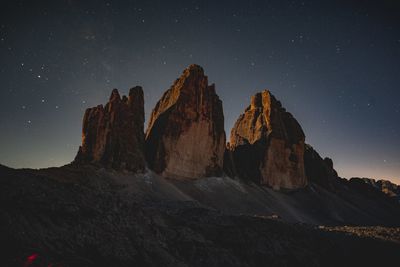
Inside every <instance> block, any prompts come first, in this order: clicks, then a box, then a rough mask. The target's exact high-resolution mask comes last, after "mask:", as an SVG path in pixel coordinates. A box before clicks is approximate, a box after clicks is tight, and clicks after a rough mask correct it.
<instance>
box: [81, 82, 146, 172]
mask: <svg viewBox="0 0 400 267" xmlns="http://www.w3.org/2000/svg"><path fill="white" fill-rule="evenodd" d="M143 124H144V99H143V90H142V88H141V87H139V86H137V87H134V88H132V89H131V90H130V91H129V96H128V97H126V96H123V97H122V98H121V97H120V95H119V93H118V90H117V89H114V90H113V91H112V93H111V97H110V100H109V102H108V103H107V104H106V105H105V106H104V107H103V105H99V106H97V107H93V108H89V109H87V110H86V112H85V115H84V118H83V127H82V146H81V147H80V148H79V152H78V155H77V156H76V158H75V162H76V163H94V164H100V165H102V166H104V167H108V168H113V169H117V170H124V169H125V170H129V171H142V170H144V168H145V158H144V129H143Z"/></svg>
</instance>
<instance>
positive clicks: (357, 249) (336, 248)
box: [0, 166, 400, 266]
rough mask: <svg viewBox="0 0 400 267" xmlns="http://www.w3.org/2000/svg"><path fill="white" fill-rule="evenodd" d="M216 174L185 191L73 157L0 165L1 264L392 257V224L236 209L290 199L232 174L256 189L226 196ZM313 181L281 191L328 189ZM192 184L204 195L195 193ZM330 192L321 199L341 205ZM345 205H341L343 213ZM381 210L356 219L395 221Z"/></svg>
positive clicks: (396, 248) (256, 262) (272, 262)
mask: <svg viewBox="0 0 400 267" xmlns="http://www.w3.org/2000/svg"><path fill="white" fill-rule="evenodd" d="M210 179H211V178H210ZM215 179H221V178H215ZM224 179H227V181H229V180H232V179H231V178H224ZM216 181H218V182H215V181H214V182H212V181H211V180H210V181H208V182H207V188H205V185H204V184H203V185H202V186H197V190H194V187H192V188H189V186H188V185H182V182H181V183H180V184H179V185H176V184H175V183H176V181H175V182H173V181H169V180H166V179H164V178H161V177H158V176H156V175H154V174H151V173H146V174H137V175H133V174H130V173H128V172H125V173H123V172H115V171H106V170H104V169H96V168H95V167H80V168H77V167H75V166H65V167H62V168H51V169H44V170H39V171H36V170H28V169H26V170H13V169H9V168H6V167H1V168H0V224H1V225H0V231H1V232H0V235H1V237H2V238H1V239H0V245H1V248H2V249H1V250H0V251H1V252H0V254H1V261H2V264H1V265H2V266H339V265H342V266H349V265H352V266H378V265H381V264H389V263H394V262H396V261H399V260H400V253H399V252H400V243H399V229H398V228H387V227H367V228H366V229H378V230H377V232H378V233H382V231H383V230H382V229H384V232H385V235H391V237H390V238H383V239H382V238H379V236H382V234H380V235H378V234H377V235H375V234H364V235H363V234H360V235H355V234H354V233H353V234H349V233H348V232H351V231H348V229H357V228H353V227H347V228H346V229H347V231H343V229H340V227H339V228H338V227H337V226H338V225H343V224H353V225H354V224H355V223H352V221H351V220H353V221H354V222H356V221H357V218H355V217H358V216H359V214H355V215H354V217H353V218H352V217H351V216H350V215H347V216H348V217H345V219H346V220H347V221H342V222H339V221H336V222H335V220H334V217H331V214H329V213H326V214H324V213H321V214H320V213H315V215H314V218H312V220H314V221H316V220H320V221H327V222H329V221H330V222H331V223H330V225H331V226H332V227H322V226H318V225H315V224H304V223H299V222H297V223H296V222H294V220H290V218H289V220H286V219H285V216H287V215H285V213H286V211H285V210H284V209H282V210H281V212H282V214H279V213H276V214H274V213H271V212H269V211H268V210H267V209H265V210H264V211H262V209H261V206H262V203H258V205H259V210H258V213H255V212H254V213H253V214H252V213H251V212H248V213H247V214H244V213H243V214H240V213H242V212H241V209H240V205H239V203H240V202H242V201H247V202H248V204H247V205H253V204H254V203H256V202H257V201H258V202H262V201H266V200H262V199H261V196H264V197H265V199H268V198H271V197H276V196H277V195H281V198H280V199H278V200H276V201H275V202H277V203H275V204H276V205H278V202H280V203H281V205H282V201H283V204H284V205H287V206H290V209H296V207H295V206H296V205H295V204H293V203H292V202H288V201H286V200H285V193H277V192H276V193H275V194H277V195H275V196H273V195H271V192H272V190H269V189H266V188H262V187H259V186H256V185H254V184H246V183H242V182H238V181H233V180H232V181H233V182H234V184H237V185H240V186H242V188H241V189H240V190H242V192H244V191H243V190H253V191H254V190H261V192H259V193H258V195H259V196H257V197H256V198H247V199H246V198H245V197H244V196H237V197H236V198H233V199H228V198H225V197H226V196H224V195H223V194H218V193H217V192H216V190H218V186H217V184H220V183H221V180H216ZM203 182H204V181H203ZM225 183H229V182H226V181H225ZM257 187H258V188H257ZM224 188H225V190H226V193H227V194H231V195H234V194H235V190H236V191H237V190H238V189H234V188H233V187H232V186H227V185H226V184H225V186H224ZM232 188H233V189H232ZM318 188H319V187H318V186H313V185H311V186H309V187H308V188H306V189H305V191H304V192H299V193H296V194H298V195H297V196H296V195H292V196H287V194H286V197H287V198H293V197H294V199H296V198H298V199H303V205H306V204H304V203H307V201H304V199H307V198H308V199H309V201H310V203H311V202H312V199H314V198H315V197H317V196H318V195H320V194H327V193H324V191H323V190H322V189H318ZM264 190H265V191H264ZM315 190H319V192H318V191H315ZM349 190H352V191H354V190H353V189H349ZM195 191H196V192H195ZM313 191H315V195H313V194H311V192H313ZM200 192H201V194H202V195H203V197H204V196H206V195H207V196H208V200H207V197H206V198H203V199H205V201H204V202H199V201H196V200H195V197H196V195H198V194H200ZM237 192H239V191H237ZM217 195H219V199H217ZM361 197H362V196H357V194H356V197H354V199H353V200H351V199H348V200H345V201H344V200H342V201H343V203H344V202H346V203H347V204H348V205H349V206H351V208H352V209H354V212H355V211H357V210H358V208H357V206H356V205H355V203H356V201H360V199H357V198H361ZM211 198H213V202H214V203H216V206H219V205H220V206H221V209H222V207H223V206H224V208H223V209H224V212H221V209H216V208H215V207H211V205H207V203H206V202H207V201H211V200H210V199H211ZM324 198H326V195H325V196H324ZM366 199H367V198H366ZM218 201H219V202H220V203H218ZM332 201H333V202H332V203H330V205H342V204H341V203H336V202H335V201H338V200H332ZM351 201H354V202H353V203H352V202H351ZM264 203H266V202H264ZM271 203H272V202H271ZM271 203H269V204H271ZM266 204H267V203H266ZM236 205H238V206H239V208H238V209H236V208H235V206H236ZM243 205H245V204H243ZM324 205H328V204H324V203H322V204H321V203H319V204H318V205H316V206H319V207H320V208H324V207H325V208H327V206H324ZM269 206H270V205H269ZM396 208H397V209H396ZM242 209H244V208H243V207H242ZM346 209H347V208H344V211H343V214H346V212H351V211H350V210H349V211H347V210H346ZM387 209H388V210H386V211H382V212H381V213H376V212H375V211H374V209H372V211H370V214H365V216H366V217H365V218H368V217H370V216H371V217H373V216H374V215H376V219H377V220H381V221H380V223H379V224H381V225H382V224H385V222H386V224H387V225H389V224H392V226H395V225H396V224H397V226H398V225H399V218H400V216H399V210H400V209H399V208H398V207H396V206H392V202H390V201H388V202H387ZM390 209H392V210H390ZM287 210H289V208H288V207H287ZM388 211H390V212H389V213H388ZM359 212H360V214H361V213H362V211H360V210H359ZM365 212H366V213H367V212H368V211H366V210H365ZM385 212H386V213H385ZM339 213H340V211H339ZM339 215H340V216H342V214H339ZM339 215H338V216H339ZM307 216H309V217H310V216H311V215H307ZM307 216H305V215H304V216H303V217H302V218H307ZM379 216H381V217H379ZM382 216H383V217H382ZM385 216H388V217H385ZM390 216H392V217H390ZM342 219H343V218H342ZM305 222H307V221H305ZM389 222H390V223H389ZM370 224H372V225H373V224H374V222H373V221H371V222H370ZM335 225H336V228H335V227H334V226H335ZM379 229H380V231H379ZM343 232H347V233H343ZM369 232H373V230H369Z"/></svg>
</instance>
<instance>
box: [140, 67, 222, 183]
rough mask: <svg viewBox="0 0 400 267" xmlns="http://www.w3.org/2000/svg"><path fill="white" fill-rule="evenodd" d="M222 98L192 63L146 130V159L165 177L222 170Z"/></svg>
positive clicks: (199, 69) (154, 112) (160, 102)
mask: <svg viewBox="0 0 400 267" xmlns="http://www.w3.org/2000/svg"><path fill="white" fill-rule="evenodd" d="M224 149H225V131H224V116H223V110H222V101H221V100H220V99H219V97H218V95H217V94H216V92H215V86H214V85H208V78H207V76H205V75H204V71H203V69H202V68H201V67H200V66H198V65H190V66H189V67H188V68H187V69H185V70H184V72H183V74H182V76H181V77H180V78H179V79H177V80H176V81H175V83H174V84H173V85H172V87H171V88H170V89H168V90H167V91H166V92H165V93H164V95H163V96H162V98H161V99H160V100H159V101H158V103H157V104H156V106H155V108H154V109H153V112H152V114H151V117H150V121H149V125H148V128H147V131H146V158H147V162H148V164H149V166H150V168H151V169H153V170H154V171H155V172H157V173H159V174H161V175H162V176H165V177H169V178H177V179H182V178H183V179H185V178H189V179H193V178H201V177H206V176H213V175H220V174H221V173H222V166H223V157H224Z"/></svg>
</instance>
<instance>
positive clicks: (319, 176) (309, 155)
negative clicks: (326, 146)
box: [304, 145, 340, 191]
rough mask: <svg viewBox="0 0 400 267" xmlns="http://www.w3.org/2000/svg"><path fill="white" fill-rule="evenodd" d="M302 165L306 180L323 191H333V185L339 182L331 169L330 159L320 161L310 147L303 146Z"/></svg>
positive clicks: (331, 162)
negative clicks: (323, 189) (322, 188)
mask: <svg viewBox="0 0 400 267" xmlns="http://www.w3.org/2000/svg"><path fill="white" fill-rule="evenodd" d="M304 165H305V171H306V176H307V179H308V180H309V181H311V182H314V183H316V184H318V185H320V186H322V187H324V188H325V189H328V190H331V191H332V190H335V184H336V183H337V182H338V181H339V180H340V178H339V177H338V174H337V172H336V171H335V169H334V168H333V161H332V159H330V158H324V159H322V158H321V156H320V155H319V154H318V152H317V151H315V150H314V148H313V147H312V146H310V145H306V146H305V152H304Z"/></svg>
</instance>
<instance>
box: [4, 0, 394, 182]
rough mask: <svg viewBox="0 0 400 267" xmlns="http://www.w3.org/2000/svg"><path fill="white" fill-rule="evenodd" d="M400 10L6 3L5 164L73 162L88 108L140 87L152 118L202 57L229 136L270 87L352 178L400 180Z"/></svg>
mask: <svg viewBox="0 0 400 267" xmlns="http://www.w3.org/2000/svg"><path fill="white" fill-rule="evenodd" d="M370 2H371V4H369V3H370ZM372 2H375V3H377V4H376V5H374V4H372ZM378 3H379V4H378ZM399 14H400V8H399V5H398V4H396V1H351V0H348V1H284V0H280V1H233V0H231V1H217V0H215V1H200V0H198V1H191V0H186V1H149V0H148V1H128V0H127V1H101V0H99V1H81V0H79V1H78V0H69V1H66V0H54V1H48V2H46V1H32V0H30V1H16V0H13V1H4V0H3V1H1V6H0V63H1V64H0V88H1V89H0V118H1V119H0V163H1V164H4V165H8V166H11V167H18V168H20V167H32V168H42V167H49V166H61V165H63V164H66V163H69V162H71V161H72V160H73V158H74V156H75V154H76V152H77V150H78V146H79V144H80V142H81V123H82V117H83V113H84V110H85V109H86V108H88V107H91V106H95V105H98V104H103V103H105V102H106V101H107V99H108V97H109V95H110V93H111V90H112V89H113V88H118V89H119V90H120V92H121V93H123V94H126V93H127V92H128V90H129V88H131V87H133V86H135V85H141V86H143V88H144V91H145V108H146V119H148V118H149V114H150V112H151V109H152V108H153V107H154V105H155V103H156V102H157V101H158V99H159V98H160V97H161V95H162V93H163V92H164V91H165V90H166V89H168V88H169V87H170V85H171V84H172V82H173V81H174V80H175V79H176V78H178V77H179V76H180V74H181V72H182V71H183V69H184V68H185V67H187V66H188V65H189V64H191V63H196V64H199V65H201V66H203V67H204V69H205V72H206V74H207V75H208V77H209V81H210V82H211V83H215V84H216V90H217V93H218V94H219V96H220V98H221V99H222V100H223V104H224V113H225V129H226V132H227V136H229V133H230V129H231V128H232V126H233V124H234V122H235V121H236V119H237V117H238V116H239V114H240V113H242V112H243V110H244V109H245V107H246V106H247V105H248V104H249V101H250V96H251V95H253V94H254V93H256V92H258V91H261V90H263V89H270V90H271V91H272V93H273V94H274V95H275V96H276V97H277V98H278V99H279V100H281V101H282V103H283V105H284V106H285V107H286V108H287V110H288V111H290V112H291V113H292V114H293V115H294V116H295V117H296V118H297V120H298V121H299V122H300V124H301V125H302V127H303V130H304V132H305V134H306V142H307V143H310V144H311V145H313V146H314V148H315V149H316V150H317V151H318V152H319V153H320V154H321V156H323V157H325V156H329V157H331V158H332V159H333V161H334V164H335V167H336V169H337V170H338V172H339V174H340V175H341V176H343V177H352V176H359V177H372V178H379V179H381V178H384V179H391V180H393V181H395V182H397V183H400V119H399V118H400V88H399V84H400V18H399ZM146 126H147V125H146ZM146 126H145V127H146Z"/></svg>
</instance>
